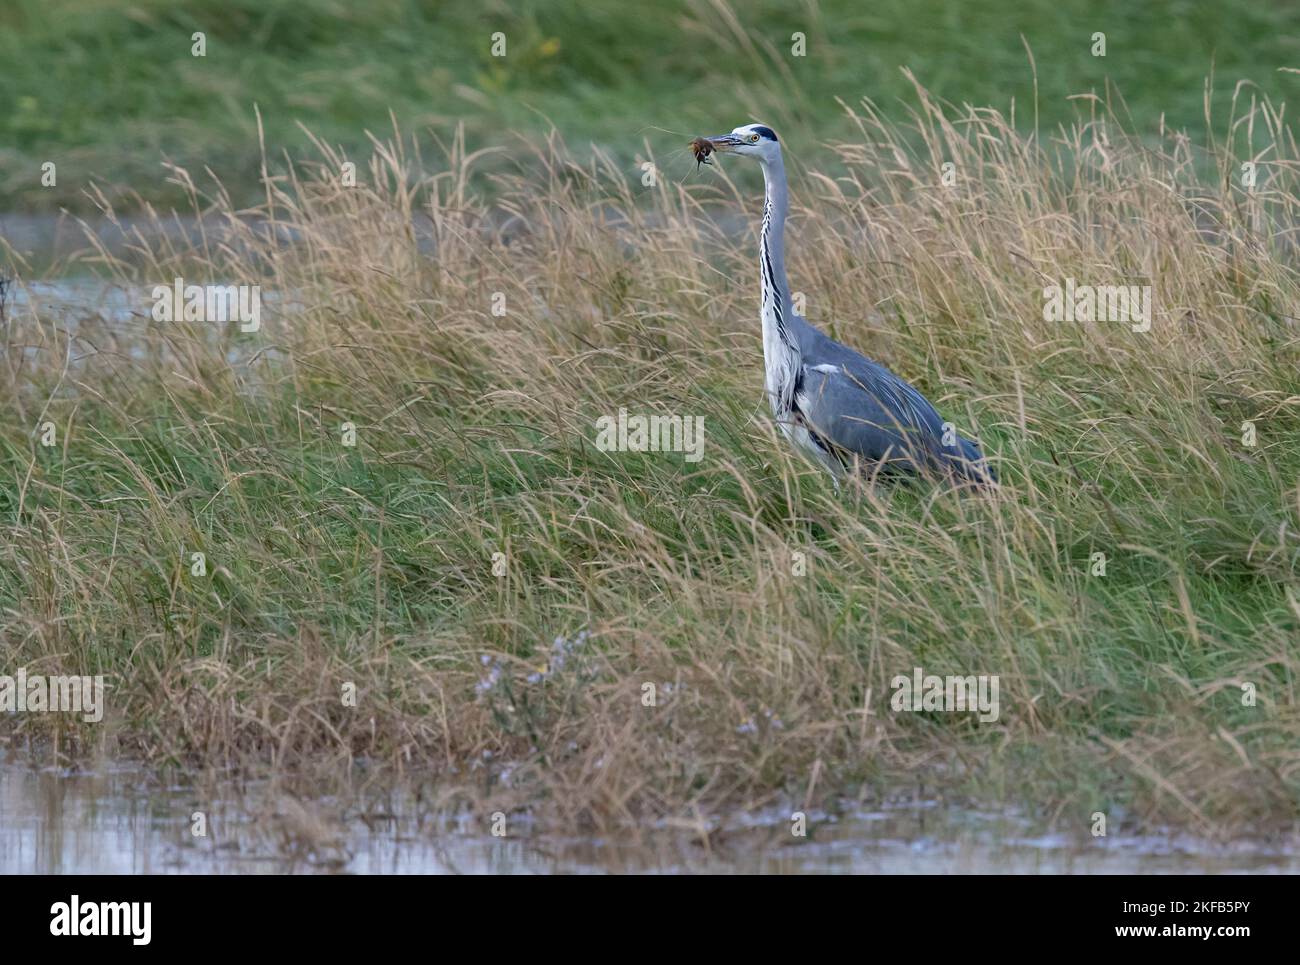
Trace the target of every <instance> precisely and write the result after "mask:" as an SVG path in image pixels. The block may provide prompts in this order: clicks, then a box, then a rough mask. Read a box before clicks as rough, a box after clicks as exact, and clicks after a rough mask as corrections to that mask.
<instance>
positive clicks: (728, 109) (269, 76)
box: [0, 0, 1300, 211]
mask: <svg viewBox="0 0 1300 965" xmlns="http://www.w3.org/2000/svg"><path fill="white" fill-rule="evenodd" d="M195 31H204V32H205V33H206V36H207V56H206V57H203V58H196V57H193V56H191V53H190V48H191V39H190V37H191V34H192V33H193V32H195ZM495 31H500V32H502V33H504V34H505V36H506V44H507V48H506V49H507V55H506V56H505V57H504V58H495V57H493V56H492V55H491V44H492V40H491V36H492V34H493V33H494V32H495ZM796 31H801V32H803V33H804V34H805V35H806V38H807V39H806V44H807V55H806V56H804V57H795V56H793V55H792V54H791V44H792V40H791V35H792V34H793V33H794V32H796ZM1097 31H1101V32H1104V33H1105V35H1106V56H1105V57H1094V56H1093V55H1092V53H1091V50H1090V49H1091V47H1092V35H1093V34H1094V32H1097ZM1022 35H1023V37H1024V41H1025V42H1027V43H1028V45H1029V47H1030V48H1031V49H1032V51H1033V55H1034V60H1035V62H1036V65H1037V72H1038V92H1039V99H1038V112H1039V119H1040V126H1041V127H1043V128H1047V127H1049V126H1054V125H1055V124H1057V123H1060V122H1062V121H1069V120H1070V119H1072V118H1073V117H1075V116H1076V111H1079V110H1081V109H1082V108H1081V107H1080V106H1079V102H1077V101H1075V102H1072V101H1070V100H1069V99H1068V97H1069V95H1072V94H1078V93H1086V92H1089V91H1091V92H1095V93H1097V94H1099V95H1105V94H1106V93H1107V90H1108V86H1107V85H1108V82H1109V84H1110V85H1111V87H1110V90H1112V91H1118V93H1119V94H1120V95H1122V102H1121V101H1120V100H1118V99H1117V100H1115V101H1114V102H1113V103H1115V104H1116V105H1117V107H1119V110H1120V113H1121V115H1122V116H1129V117H1131V120H1132V124H1133V126H1134V127H1135V128H1136V129H1138V130H1139V131H1142V130H1154V129H1155V128H1156V125H1158V123H1159V119H1160V117H1161V115H1162V114H1163V115H1164V117H1165V120H1166V123H1167V124H1168V125H1171V126H1175V127H1186V128H1188V129H1189V130H1191V131H1192V132H1193V133H1194V136H1196V137H1200V136H1202V135H1203V131H1204V107H1203V93H1204V84H1205V79H1206V78H1207V76H1208V75H1209V74H1210V73H1211V71H1212V70H1213V73H1214V85H1213V91H1214V98H1213V99H1214V111H1215V116H1216V118H1218V119H1219V120H1220V121H1222V120H1224V119H1226V117H1227V113H1228V110H1227V108H1228V104H1229V100H1230V98H1231V94H1232V91H1233V88H1234V86H1235V85H1236V83H1237V82H1238V81H1239V80H1243V79H1244V80H1247V81H1250V82H1252V83H1253V84H1254V85H1257V87H1258V88H1259V89H1260V90H1261V91H1262V92H1263V93H1265V94H1267V95H1268V96H1269V97H1271V98H1272V99H1274V101H1275V102H1276V101H1279V100H1284V99H1285V98H1286V97H1287V96H1288V95H1289V94H1290V93H1291V92H1292V91H1293V90H1300V74H1295V73H1287V72H1285V71H1281V70H1279V68H1288V67H1291V68H1296V67H1300V49H1298V46H1300V5H1297V4H1294V3H1291V2H1289V0H1286V2H1280V0H1271V2H1267V3H1266V2H1259V0H1250V2H1244V0H1216V2H1193V0H1167V2H1141V3H1139V2H1133V0H981V2H978V3H962V2H955V0H871V2H869V3H863V2H860V0H754V2H744V3H741V2H735V3H727V2H724V0H661V2H654V3H633V2H629V0H551V2H544V0H532V2H530V0H523V2H512V3H504V2H499V0H474V2H449V3H444V2H437V0H364V2H356V0H135V2H130V0H4V2H3V3H2V4H0V104H3V106H4V109H3V110H2V111H0V210H7V211H33V210H53V209H55V208H57V207H59V206H69V207H74V208H81V209H84V208H87V207H88V206H89V205H88V202H87V201H86V199H85V198H84V197H83V196H82V192H83V190H84V188H85V185H86V183H87V179H88V178H91V177H94V178H96V179H98V180H99V181H100V182H101V183H104V184H110V185H111V184H117V185H122V186H126V187H129V188H130V189H132V190H134V191H138V192H139V194H140V195H141V196H143V197H144V198H146V199H149V200H154V201H162V202H170V201H174V200H176V199H177V197H178V195H177V192H176V189H175V188H174V186H171V185H169V184H168V183H167V181H166V172H165V170H164V168H163V167H162V165H161V163H160V162H161V159H162V158H163V157H164V156H165V157H168V158H170V159H172V160H174V161H176V162H178V163H180V164H182V165H185V166H188V167H190V168H191V169H192V170H195V171H196V173H197V172H201V171H202V168H203V167H205V166H206V167H209V168H211V169H212V170H214V171H215V172H217V173H218V174H219V175H220V176H221V177H222V179H223V180H225V181H226V182H227V183H228V184H229V186H230V187H231V188H232V189H233V192H234V194H235V196H236V198H238V199H250V200H251V199H254V198H256V197H257V196H258V193H259V192H258V190H257V173H258V147H257V139H256V126H255V117H254V113H253V105H254V104H255V103H256V104H257V105H258V106H259V107H260V108H261V111H262V115H263V118H264V122H265V125H266V133H267V140H268V148H269V149H270V153H271V154H272V155H273V156H274V155H277V154H278V153H279V152H280V150H281V149H283V148H288V149H289V150H290V151H291V152H294V153H297V152H298V150H299V149H300V148H301V147H302V146H303V145H304V144H305V143H306V137H305V135H304V134H303V132H302V131H301V130H300V129H299V128H298V126H297V125H298V123H299V122H300V123H301V124H303V125H305V126H306V127H308V128H310V129H311V130H313V131H315V132H316V133H318V134H319V135H321V136H322V137H324V138H325V139H326V140H327V141H329V142H331V143H333V144H337V145H342V146H344V147H345V148H347V149H349V151H350V152H351V153H352V155H353V156H354V157H356V158H360V157H361V155H362V152H363V151H364V147H365V144H366V137H365V131H366V130H367V129H369V130H372V131H375V132H377V133H381V134H385V133H387V132H390V131H391V122H390V120H389V111H390V110H391V111H392V113H393V115H394V116H395V117H396V119H397V122H398V124H399V126H400V127H401V128H402V130H403V131H405V132H408V133H416V134H419V135H421V136H424V137H427V136H429V135H430V134H431V133H439V134H442V135H444V136H445V135H447V134H448V133H450V131H451V130H452V129H453V128H454V125H455V124H456V123H457V122H463V123H464V124H465V127H466V131H467V135H468V138H469V142H470V146H471V147H478V146H483V145H485V144H496V143H509V132H510V131H512V130H519V131H525V132H536V131H543V130H545V129H546V128H548V127H549V126H550V124H552V123H553V124H554V125H555V126H556V127H557V128H559V130H560V131H561V132H562V133H563V135H564V137H565V139H566V140H567V141H568V143H569V144H570V146H571V147H574V148H577V149H579V150H581V149H582V148H583V147H584V146H585V145H587V144H588V143H598V144H601V145H603V146H605V147H607V148H609V149H611V150H612V151H614V152H615V154H616V156H618V157H619V158H621V159H624V160H626V161H627V163H628V164H629V165H631V164H632V162H633V160H634V158H635V157H636V155H637V154H638V152H639V151H641V150H643V148H642V142H643V140H644V139H647V138H648V139H649V140H650V141H651V142H652V143H653V145H654V149H655V152H656V154H657V155H659V156H660V157H661V158H665V157H667V156H668V155H669V154H671V152H673V151H676V150H677V149H678V148H680V147H681V137H680V135H670V134H665V133H662V132H660V131H657V130H654V129H653V128H654V127H663V128H668V129H671V130H673V131H677V132H683V133H712V132H714V131H716V130H719V129H729V128H730V127H732V126H733V125H735V124H738V123H743V122H745V121H747V120H749V119H751V118H761V119H764V120H766V121H767V122H768V123H771V124H773V125H774V126H777V127H778V128H779V129H780V130H781V131H782V132H783V133H784V134H785V135H786V140H787V142H789V143H796V142H797V143H798V144H799V151H800V154H801V156H802V157H804V158H805V159H808V158H810V157H811V156H812V155H814V154H815V153H816V150H817V148H816V143H817V141H818V140H819V139H823V138H831V137H834V136H835V135H836V134H837V133H839V132H841V131H843V130H844V129H845V128H844V121H843V117H842V113H841V111H840V108H839V107H838V106H837V104H836V100H835V99H836V98H842V99H844V100H846V101H848V102H850V103H857V102H858V101H859V99H860V98H862V97H863V96H869V97H871V98H873V99H874V100H876V101H877V103H879V104H881V105H882V106H883V107H884V108H885V109H886V110H887V111H889V112H896V113H897V114H898V116H901V111H902V107H901V105H900V103H899V98H904V99H909V96H910V95H909V83H908V81H907V80H906V78H905V77H904V76H903V74H902V72H901V71H900V69H899V68H900V67H903V66H906V67H909V68H911V69H912V71H913V72H914V73H915V74H916V76H917V78H918V80H919V81H920V82H921V83H923V84H924V85H925V86H927V87H929V88H930V89H931V90H932V91H933V92H935V93H936V94H937V95H938V96H939V97H941V98H944V99H947V100H950V101H953V102H955V103H958V104H960V103H963V102H969V103H972V104H980V105H985V104H987V105H992V106H996V107H999V108H1001V109H1003V110H1007V109H1009V108H1010V106H1011V104H1012V102H1013V100H1014V102H1015V104H1016V109H1017V113H1016V116H1017V120H1018V122H1019V123H1020V124H1021V125H1022V126H1029V125H1032V124H1033V119H1034V112H1033V104H1034V102H1033V90H1034V87H1033V75H1032V73H1031V71H1030V69H1029V66H1028V58H1027V56H1026V51H1025V46H1024V42H1022V40H1021V37H1022ZM47 160H53V161H55V162H56V163H57V164H58V184H57V186H56V187H54V188H42V187H41V186H40V183H39V178H40V165H41V163H42V162H43V161H47ZM675 163H679V164H680V165H681V166H682V170H683V172H684V171H686V170H688V169H689V167H690V162H689V160H688V159H687V158H686V157H685V155H684V154H679V155H678V160H677V161H676V162H675Z"/></svg>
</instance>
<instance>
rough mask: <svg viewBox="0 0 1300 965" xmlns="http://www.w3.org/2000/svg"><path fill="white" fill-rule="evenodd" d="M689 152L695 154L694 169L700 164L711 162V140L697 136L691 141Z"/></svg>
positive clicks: (698, 167)
mask: <svg viewBox="0 0 1300 965" xmlns="http://www.w3.org/2000/svg"><path fill="white" fill-rule="evenodd" d="M691 153H692V154H694V155H695V170H697V171H698V170H699V169H700V165H702V164H712V163H713V162H712V161H710V160H709V155H710V154H712V153H713V142H712V141H710V140H709V139H708V138H707V137H697V138H696V139H695V140H693V141H691Z"/></svg>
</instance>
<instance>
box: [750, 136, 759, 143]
mask: <svg viewBox="0 0 1300 965" xmlns="http://www.w3.org/2000/svg"><path fill="white" fill-rule="evenodd" d="M749 143H750V144H757V143H758V135H757V134H751V135H749Z"/></svg>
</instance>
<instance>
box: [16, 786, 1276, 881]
mask: <svg viewBox="0 0 1300 965" xmlns="http://www.w3.org/2000/svg"><path fill="white" fill-rule="evenodd" d="M201 802H203V803H201ZM199 810H202V811H204V815H205V819H206V821H207V832H208V833H207V835H206V836H205V837H195V836H194V835H193V834H192V833H191V821H192V816H193V815H194V813H195V812H196V811H199ZM734 824H735V825H736V826H735V827H732V828H729V829H723V830H721V831H713V832H711V833H710V834H709V835H707V836H702V835H700V834H699V833H694V832H692V831H690V830H686V829H682V828H661V829H658V830H654V831H650V832H643V833H642V834H639V835H631V834H629V835H628V836H627V837H626V838H624V837H623V836H618V837H600V836H591V837H576V836H573V837H570V836H565V835H561V834H554V833H541V832H539V831H538V830H537V829H536V828H534V827H532V826H530V823H529V822H527V821H526V820H523V819H521V818H511V819H510V823H509V824H508V825H507V829H508V830H509V832H510V836H509V837H507V838H504V839H502V838H495V837H493V836H491V835H490V834H488V833H486V832H487V825H486V824H485V823H483V822H481V821H479V820H476V819H474V818H471V817H469V816H467V815H461V816H457V817H450V818H449V817H446V816H440V817H436V818H435V817H432V816H429V815H420V814H418V813H417V808H416V807H415V806H414V805H413V804H412V803H411V800H410V799H409V798H403V797H402V796H400V795H399V796H393V795H389V796H387V797H386V798H385V799H384V800H383V801H381V802H370V803H368V804H359V803H357V802H349V803H344V802H340V801H337V800H334V799H329V798H326V799H322V800H318V801H311V802H300V801H296V800H293V799H290V798H286V797H283V796H273V795H271V794H270V793H269V792H267V791H266V790H265V789H258V788H253V789H250V790H247V791H245V793H243V794H241V795H239V796H238V797H235V796H233V795H232V796H229V797H225V798H221V799H218V800H215V801H211V800H207V798H206V796H205V795H201V794H199V793H197V792H196V791H195V790H194V789H192V788H186V787H162V786H157V785H151V784H150V783H148V781H147V780H146V778H145V777H144V775H143V774H142V773H140V772H138V771H135V770H133V769H130V768H112V767H106V768H101V769H99V770H98V771H96V772H95V773H93V774H79V773H73V772H70V771H66V770H56V769H35V768H31V767H28V766H25V765H22V764H16V763H8V764H0V873H6V874H12V873H53V874H58V873H67V872H76V873H90V874H164V873H183V874H189V873H200V874H203V873H242V874H250V873H262V872H268V873H269V872H275V873H282V872H308V873H323V872H326V873H327V872H350V873H389V874H416V873H474V874H520V873H522V874H530V873H536V874H551V873H588V872H611V871H613V872H681V871H701V872H702V871H709V872H723V873H726V872H740V873H816V872H855V873H903V874H906V873H947V874H961V873H980V872H1001V873H1008V872H1010V873H1183V872H1192V873H1207V872H1209V873H1215V872H1261V871H1263V872H1270V871H1271V872H1291V873H1295V872H1297V871H1300V860H1298V858H1297V852H1296V850H1295V848H1294V845H1293V844H1292V845H1290V846H1287V845H1282V844H1278V843H1263V842H1247V843H1238V844H1235V845H1226V846H1224V845H1213V844H1210V843H1208V842H1205V841H1202V840H1200V839H1197V838H1194V837H1144V838H1126V837H1124V836H1123V835H1119V834H1115V833H1112V836H1111V837H1110V838H1108V839H1105V840H1098V841H1094V840H1090V839H1083V840H1072V839H1067V838H1065V837H1063V836H1059V835H1043V834H1037V835H1035V834H1032V833H1030V828H1028V826H1027V825H1026V823H1025V822H1020V821H1016V820H1014V819H1012V818H1009V817H1007V816H997V815H983V814H979V813H977V812H969V811H962V812H956V813H952V812H948V811H945V810H943V809H940V808H937V807H917V806H908V807H901V808H898V809H891V810H888V811H862V812H858V813H855V814H853V815H851V816H847V817H841V818H839V819H838V820H830V819H828V818H826V817H825V816H823V817H822V818H821V819H820V820H819V819H818V816H816V815H814V816H813V820H812V822H811V834H810V835H809V837H808V838H807V839H803V840H801V839H796V838H794V837H792V836H791V834H790V830H789V824H788V822H786V821H784V820H782V816H781V815H780V814H779V813H777V812H773V813H771V814H766V815H759V816H747V818H745V819H743V820H742V819H741V818H739V817H738V819H737V820H736V821H735V822H734Z"/></svg>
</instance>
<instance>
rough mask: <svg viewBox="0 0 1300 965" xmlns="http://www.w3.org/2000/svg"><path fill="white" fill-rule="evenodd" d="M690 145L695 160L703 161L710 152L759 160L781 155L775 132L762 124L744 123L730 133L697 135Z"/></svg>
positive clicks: (767, 159)
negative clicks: (708, 135) (740, 155)
mask: <svg viewBox="0 0 1300 965" xmlns="http://www.w3.org/2000/svg"><path fill="white" fill-rule="evenodd" d="M691 147H692V148H693V149H694V151H695V158H696V160H698V161H702V162H705V163H707V158H708V156H709V154H710V153H715V154H743V155H745V156H747V157H756V158H758V159H759V160H760V161H770V160H773V159H774V158H778V157H780V156H781V143H780V142H779V141H778V140H777V139H776V132H775V131H773V130H772V129H771V128H770V127H764V126H763V125H762V124H746V125H744V126H743V127H738V128H736V129H735V130H734V131H732V132H731V133H730V134H717V135H714V136H713V137H697V138H696V139H695V140H694V141H692V142H691Z"/></svg>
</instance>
